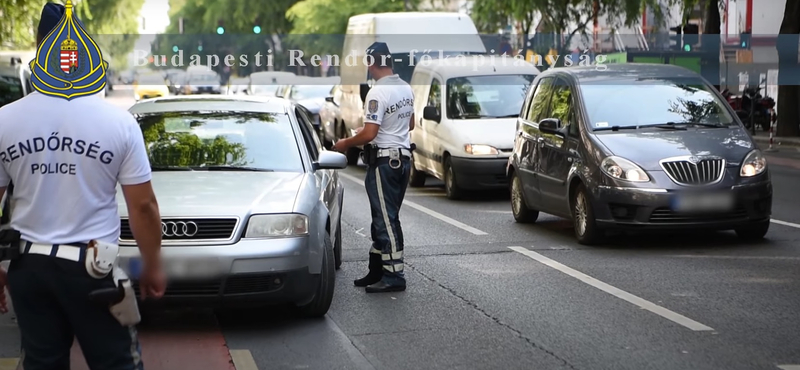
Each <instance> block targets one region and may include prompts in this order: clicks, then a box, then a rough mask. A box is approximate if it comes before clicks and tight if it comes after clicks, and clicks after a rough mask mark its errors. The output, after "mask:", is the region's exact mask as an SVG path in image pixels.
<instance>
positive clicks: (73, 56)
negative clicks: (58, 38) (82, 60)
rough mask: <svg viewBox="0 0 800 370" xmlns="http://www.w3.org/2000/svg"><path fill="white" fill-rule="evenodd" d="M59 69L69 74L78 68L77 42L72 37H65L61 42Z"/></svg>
mask: <svg viewBox="0 0 800 370" xmlns="http://www.w3.org/2000/svg"><path fill="white" fill-rule="evenodd" d="M59 60H60V65H61V71H63V72H64V73H66V74H71V73H73V72H75V71H77V70H78V43H76V42H75V40H72V39H69V38H68V39H66V40H64V42H62V43H61V54H60V58H59Z"/></svg>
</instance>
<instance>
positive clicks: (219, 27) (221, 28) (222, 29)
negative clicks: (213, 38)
mask: <svg viewBox="0 0 800 370" xmlns="http://www.w3.org/2000/svg"><path fill="white" fill-rule="evenodd" d="M224 33H225V26H224V25H223V24H222V21H221V20H220V21H217V35H222V34H224Z"/></svg>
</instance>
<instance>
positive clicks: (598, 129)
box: [594, 126, 642, 131]
mask: <svg viewBox="0 0 800 370" xmlns="http://www.w3.org/2000/svg"><path fill="white" fill-rule="evenodd" d="M639 127H642V126H611V127H595V129H594V131H619V130H638V129H639Z"/></svg>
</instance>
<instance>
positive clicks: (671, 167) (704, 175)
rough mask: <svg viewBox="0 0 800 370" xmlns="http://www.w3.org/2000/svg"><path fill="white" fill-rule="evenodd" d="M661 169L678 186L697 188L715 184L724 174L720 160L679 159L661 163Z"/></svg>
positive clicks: (721, 160)
mask: <svg viewBox="0 0 800 370" xmlns="http://www.w3.org/2000/svg"><path fill="white" fill-rule="evenodd" d="M661 168H663V169H664V172H665V173H666V174H667V176H669V178H670V180H672V181H673V182H674V183H676V184H678V185H687V186H698V185H711V184H716V183H718V182H719V181H721V180H722V176H723V175H724V174H725V160H724V159H722V158H697V157H681V158H670V159H665V160H662V161H661Z"/></svg>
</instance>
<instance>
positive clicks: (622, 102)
mask: <svg viewBox="0 0 800 370" xmlns="http://www.w3.org/2000/svg"><path fill="white" fill-rule="evenodd" d="M580 89H581V95H582V97H583V101H584V104H585V109H586V113H587V115H588V118H589V123H590V124H589V125H588V126H589V127H591V128H593V129H594V128H603V127H612V126H620V127H626V126H639V125H649V124H663V123H667V122H675V123H681V122H699V123H707V124H723V125H727V124H731V123H733V122H735V120H734V119H733V117H732V116H731V115H730V114H729V113H728V110H727V109H726V107H725V104H727V103H726V102H724V101H722V100H721V99H719V98H718V97H717V96H716V95H715V94H714V93H713V91H712V89H713V87H710V86H708V85H707V84H706V83H705V82H704V81H703V80H702V79H701V78H699V77H690V78H676V77H672V78H631V79H619V80H612V81H609V80H604V81H598V82H592V83H582V84H581V86H580Z"/></svg>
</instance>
